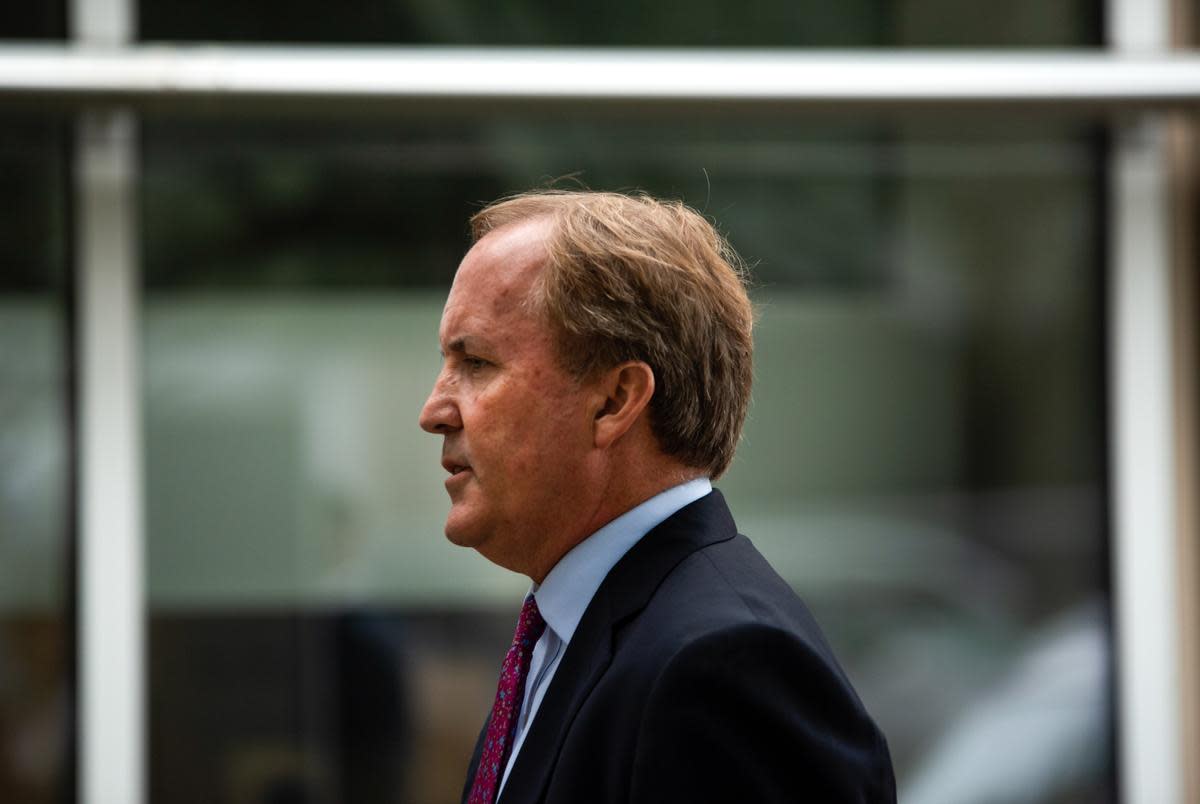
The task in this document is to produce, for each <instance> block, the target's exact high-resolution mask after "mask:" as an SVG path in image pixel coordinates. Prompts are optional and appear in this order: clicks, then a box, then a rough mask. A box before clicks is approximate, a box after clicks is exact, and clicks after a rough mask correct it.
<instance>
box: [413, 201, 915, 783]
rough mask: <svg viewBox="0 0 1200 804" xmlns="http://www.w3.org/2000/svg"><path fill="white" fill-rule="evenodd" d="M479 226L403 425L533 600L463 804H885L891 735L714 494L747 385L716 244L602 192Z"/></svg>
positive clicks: (460, 534) (744, 318) (497, 210)
mask: <svg viewBox="0 0 1200 804" xmlns="http://www.w3.org/2000/svg"><path fill="white" fill-rule="evenodd" d="M472 228H473V235H474V241H475V244H474V246H473V247H472V248H471V250H470V251H469V252H468V254H467V256H466V257H465V258H464V259H463V261H462V264H461V265H460V266H459V269H458V273H457V274H456V276H455V279H454V284H453V286H452V288H451V290H450V295H449V298H448V299H447V301H446V307H445V310H444V312H443V314H442V322H441V332H440V341H441V348H442V354H443V358H444V361H443V366H442V370H441V372H440V374H439V375H438V378H437V381H436V382H435V384H434V387H433V391H432V392H431V393H430V396H429V399H428V401H427V402H426V403H425V407H424V409H423V410H422V412H421V426H422V427H423V428H424V429H425V430H427V431H428V432H430V433H435V434H440V435H442V436H443V447H442V466H443V467H444V468H445V469H446V471H448V472H449V473H450V477H449V478H448V479H447V480H446V489H447V491H448V492H449V495H450V501H451V506H450V513H449V516H448V518H447V520H446V536H447V537H448V538H449V539H450V540H451V541H452V542H454V543H455V544H458V545H463V546H469V547H473V548H475V549H476V550H478V551H479V552H480V553H482V554H483V555H484V556H485V557H486V558H488V559H489V560H491V561H493V562H494V563H496V564H499V565H500V566H502V567H506V568H508V569H510V570H513V571H514V572H519V573H522V574H524V575H527V576H529V578H530V579H531V580H532V581H533V590H532V592H531V594H530V596H529V597H528V598H527V599H526V603H525V606H524V607H523V609H522V612H521V617H520V619H519V624H518V627H517V634H516V637H515V638H514V642H513V646H512V648H510V649H509V653H508V655H507V656H506V657H505V659H504V663H503V665H502V668H501V678H500V683H499V685H498V689H497V696H496V702H495V705H494V707H493V709H492V714H491V717H490V718H489V719H488V722H487V724H486V725H485V727H484V730H483V733H482V734H481V736H480V742H479V745H478V747H477V749H476V751H475V756H474V758H473V759H472V761H471V764H470V768H469V771H468V775H467V782H466V787H465V789H464V791H463V801H464V802H470V804H479V803H482V804H492V803H493V802H495V801H501V802H503V804H524V802H545V803H546V804H588V803H589V802H597V803H599V802H632V803H636V804H670V803H671V802H722V804H729V803H736V802H785V801H786V802H794V801H812V802H843V801H846V802H849V801H855V802H858V801H871V802H875V801H894V799H895V792H894V782H893V779H892V769H891V761H890V759H889V756H888V751H887V746H886V743H885V742H884V739H883V736H882V735H881V734H880V733H879V731H878V729H877V728H876V727H875V725H874V723H872V721H871V719H870V717H869V716H868V715H867V713H866V712H865V711H864V709H863V707H862V704H861V703H860V702H859V700H858V698H857V696H856V695H855V693H854V691H853V690H852V688H851V686H850V683H849V681H847V679H846V677H845V676H844V675H843V673H842V671H841V669H840V668H839V667H838V665H837V663H836V661H835V660H834V658H833V655H832V653H831V652H830V649H829V647H828V646H827V645H826V643H825V641H824V638H823V637H822V636H821V634H820V631H819V630H818V628H817V625H816V624H815V623H814V622H813V620H812V617H811V616H810V614H809V613H808V611H807V609H806V608H805V607H804V605H803V604H802V603H801V602H800V601H799V600H798V599H797V598H796V596H795V594H794V593H793V592H792V590H791V589H790V588H789V587H788V586H787V584H786V583H784V582H783V581H782V580H781V579H780V578H779V576H778V575H776V574H775V572H774V571H773V570H772V569H771V568H770V567H769V566H768V565H767V563H766V562H765V561H764V560H763V558H762V556H760V555H759V554H758V552H757V551H756V550H755V549H754V547H753V546H752V545H751V544H750V542H749V541H748V540H747V539H746V538H745V537H744V536H741V535H738V534H737V531H736V529H735V526H734V523H733V520H732V518H731V516H730V513H729V510H728V509H727V507H726V505H725V502H724V500H723V499H722V497H721V495H720V493H719V492H717V491H714V490H712V489H711V485H710V481H711V480H712V479H715V478H717V477H719V476H720V475H721V474H722V473H723V472H724V471H725V469H726V468H727V467H728V466H729V463H730V461H731V459H732V458H733V453H734V449H735V447H736V445H737V442H738V438H739V436H740V432H741V427H742V422H743V420H744V418H745V415H746V409H747V405H748V403H749V398H750V383H751V355H752V340H751V327H752V323H753V314H752V309H751V306H750V302H749V299H748V298H747V295H746V291H745V288H744V284H743V281H742V275H741V272H740V270H739V269H738V268H737V267H735V266H737V265H738V262H737V259H736V257H735V256H734V255H733V253H732V251H731V250H730V249H729V247H728V246H727V244H726V243H725V241H724V240H723V239H722V238H721V236H720V235H719V234H717V232H716V231H714V230H713V228H712V226H710V225H709V224H708V222H707V221H705V220H704V218H703V217H701V216H700V215H698V214H697V213H695V212H693V211H692V210H690V209H688V208H687V207H685V206H684V205H682V204H680V203H668V202H662V201H658V200H655V199H652V198H650V197H647V196H625V195H618V194H612V193H591V192H535V193H528V194H524V195H520V196H516V197H513V198H509V199H506V200H503V201H500V202H498V203H496V204H493V205H492V206H489V207H487V208H486V209H484V210H483V211H481V212H480V213H478V214H477V215H476V216H475V217H474V218H473V219H472Z"/></svg>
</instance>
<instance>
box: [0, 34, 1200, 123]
mask: <svg viewBox="0 0 1200 804" xmlns="http://www.w3.org/2000/svg"><path fill="white" fill-rule="evenodd" d="M22 98H32V99H36V100H38V101H39V102H45V101H46V100H48V99H50V100H55V99H57V100H60V101H66V102H72V103H80V102H89V103H94V102H104V103H125V104H132V105H136V106H138V107H143V108H154V107H160V106H164V105H166V106H170V105H172V104H176V105H184V106H185V107H189V108H192V109H196V108H197V104H198V103H199V102H204V103H207V104H211V103H213V102H224V103H236V102H239V101H240V102H249V103H252V104H253V105H255V106H259V105H261V104H262V103H264V102H271V101H275V102H292V103H295V102H298V101H299V102H304V103H305V104H306V111H308V112H309V113H312V114H317V115H319V114H321V113H322V110H323V109H325V108H327V107H328V106H329V103H330V102H331V101H334V100H342V101H369V102H371V105H370V106H369V107H367V108H373V109H375V110H377V111H385V110H388V109H394V108H396V106H397V105H398V104H405V105H411V104H412V103H413V102H414V101H421V102H424V103H440V104H447V103H456V102H457V103H471V102H476V101H488V102H491V103H503V102H535V103H538V104H546V103H553V102H556V101H557V102H572V101H575V102H587V103H592V102H595V101H617V102H623V103H638V102H653V103H655V104H662V103H691V104H695V103H702V104H722V105H724V104H729V103H743V104H764V103H787V104H792V105H796V106H802V107H803V108H804V109H806V110H808V109H814V108H826V107H832V108H842V107H851V108H855V107H876V108H877V107H891V106H904V107H912V106H940V107H950V108H961V107H964V106H966V107H978V106H1002V107H1011V106H1014V105H1024V106H1033V107H1037V108H1041V109H1049V108H1059V107H1062V106H1064V105H1065V106H1069V107H1084V108H1087V107H1091V108H1099V109H1113V108H1122V107H1141V108H1144V107H1150V106H1154V107H1162V106H1185V107H1193V108H1196V107H1200V56H1175V57H1169V56H1166V55H1156V56H1149V57H1133V56H1131V57H1119V56H1113V55H1103V54H1096V53H1086V52H1042V53H1039V54H1037V55H1026V54H1014V53H995V52H992V53H986V52H985V53H971V54H961V53H933V52H928V53H927V52H893V53H881V52H879V51H821V52H816V53H814V52H801V51H788V52H776V51H765V52H755V51H737V50H733V51H729V50H710V51H704V50H699V51H697V50H687V51H667V50H640V49H638V50H635V49H587V50H583V49H558V48H554V49H551V48H542V49H517V48H512V49H508V48H437V49H428V48H420V49H417V48H407V49H406V48H391V49H360V50H349V49H344V48H343V49H338V48H311V49H307V50H305V49H295V48H271V47H212V46H209V47H198V46H193V47H175V46H153V45H150V46H138V47H127V48H120V49H112V48H83V47H53V46H27V47H16V46H13V47H8V48H3V49H0V101H3V100H8V101H10V102H11V101H16V100H20V99H22ZM308 104H311V106H309V105H308Z"/></svg>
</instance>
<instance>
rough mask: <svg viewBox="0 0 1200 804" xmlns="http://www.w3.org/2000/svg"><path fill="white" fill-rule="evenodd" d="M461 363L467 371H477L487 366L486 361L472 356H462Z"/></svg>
mask: <svg viewBox="0 0 1200 804" xmlns="http://www.w3.org/2000/svg"><path fill="white" fill-rule="evenodd" d="M462 362H463V365H464V366H466V367H467V370H468V371H479V370H480V369H482V368H485V367H487V366H488V365H489V363H488V361H486V360H484V359H483V358H482V357H475V356H474V355H466V356H464V357H463V359H462Z"/></svg>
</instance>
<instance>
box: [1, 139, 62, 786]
mask: <svg viewBox="0 0 1200 804" xmlns="http://www.w3.org/2000/svg"><path fill="white" fill-rule="evenodd" d="M65 147H66V143H65V140H64V136H63V128H62V126H61V124H60V123H57V122H54V121H46V120H39V121H33V120H29V119H13V118H4V119H0V175H3V176H4V177H5V195H6V199H5V207H4V210H5V211H4V214H3V215H0V801H19V802H28V804H40V802H51V801H55V802H57V801H63V800H64V798H63V797H64V796H65V795H68V794H69V793H70V791H71V789H72V784H71V779H72V778H73V776H72V768H71V767H70V759H69V758H70V750H69V748H70V740H71V733H72V728H71V724H72V720H73V717H74V715H73V711H72V703H71V688H70V681H69V679H70V678H71V670H70V667H71V661H72V659H71V656H72V645H73V637H72V633H71V626H70V622H69V620H68V617H69V613H68V609H67V606H68V586H67V581H68V577H69V575H68V569H67V567H68V561H69V557H68V554H67V550H68V528H69V522H70V516H69V512H70V509H69V506H68V471H69V470H68V459H67V421H68V419H67V416H68V409H67V403H66V384H67V355H66V344H65V339H64V331H65V300H66V292H65V282H66V277H67V271H66V257H65V255H66V223H65V220H64V211H65V208H66V204H65V198H64V190H65V188H66V186H67V184H66V181H67V179H66V175H65V171H66V166H65V164H64V159H63V157H64V155H65Z"/></svg>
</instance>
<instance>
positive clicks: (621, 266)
mask: <svg viewBox="0 0 1200 804" xmlns="http://www.w3.org/2000/svg"><path fill="white" fill-rule="evenodd" d="M535 218H545V219H549V221H550V222H551V225H550V227H549V234H548V235H547V237H546V240H545V242H544V244H543V245H544V247H545V249H546V252H547V260H546V265H545V268H544V270H543V271H542V272H541V274H540V275H539V277H538V279H537V281H536V283H535V285H534V289H533V291H532V293H531V298H530V300H529V301H530V303H531V304H532V305H533V309H535V310H537V311H538V312H540V313H541V314H542V315H544V316H545V317H546V319H547V320H548V321H549V323H550V324H551V326H553V327H555V328H557V329H558V331H559V334H560V349H561V358H562V361H563V367H564V368H565V369H566V370H567V371H569V372H571V373H572V374H573V375H575V376H576V377H579V378H585V377H590V376H595V374H596V372H599V371H604V370H606V369H609V368H612V367H613V366H616V365H618V364H619V363H622V362H624V361H626V360H640V361H643V362H645V363H646V364H647V365H649V366H650V368H651V369H652V370H653V371H654V379H655V390H654V396H653V397H652V399H651V401H650V408H649V409H650V426H651V429H652V431H653V432H654V435H655V437H656V438H657V440H658V442H659V446H660V447H661V448H662V450H663V452H665V453H666V454H668V455H671V456H674V457H676V458H678V459H679V460H680V461H681V462H682V463H684V464H685V465H687V466H690V467H694V468H698V469H703V470H705V471H706V472H707V473H708V474H709V476H710V477H713V478H716V477H719V476H720V475H721V474H722V473H723V472H724V471H725V470H726V469H727V468H728V467H729V463H730V461H732V460H733V454H734V451H735V450H736V448H737V444H738V440H739V438H740V436H741V431H742V424H743V422H744V421H745V418H746V410H747V408H748V407H749V402H750V385H751V381H752V377H753V347H754V344H753V339H752V327H753V321H754V314H753V309H752V307H751V304H750V299H749V297H748V296H747V294H746V285H745V276H746V274H745V269H744V267H743V265H742V262H741V260H740V259H739V258H738V256H737V254H736V253H734V251H733V249H732V248H731V247H730V246H729V244H728V242H726V240H725V238H724V237H722V236H721V235H720V233H718V232H717V231H716V229H714V228H713V226H712V225H711V224H710V223H709V222H708V221H707V220H705V218H704V217H703V216H702V215H700V214H699V213H698V212H696V211H695V210H693V209H690V208H689V207H687V206H686V205H685V204H683V203H682V202H680V201H663V200H659V199H656V198H652V197H650V196H648V195H645V194H636V195H624V194H620V193H606V192H591V191H564V190H539V191H532V192H528V193H522V194H520V195H515V196H511V197H508V198H504V199H501V200H500V201H497V202H495V203H493V204H491V205H489V206H487V207H486V208H484V209H483V210H481V211H480V212H478V213H477V214H476V215H474V216H473V217H472V218H471V233H472V237H473V239H474V241H475V242H478V241H479V240H480V239H481V238H483V237H484V236H485V235H486V234H488V233H489V232H491V231H493V230H495V229H499V228H501V227H503V226H507V225H509V224H514V223H518V222H523V221H527V220H532V219H535Z"/></svg>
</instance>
